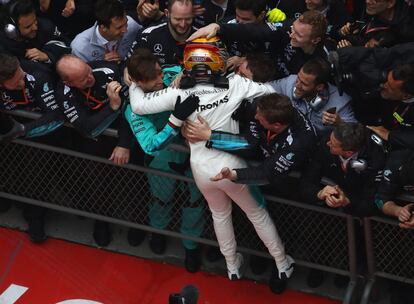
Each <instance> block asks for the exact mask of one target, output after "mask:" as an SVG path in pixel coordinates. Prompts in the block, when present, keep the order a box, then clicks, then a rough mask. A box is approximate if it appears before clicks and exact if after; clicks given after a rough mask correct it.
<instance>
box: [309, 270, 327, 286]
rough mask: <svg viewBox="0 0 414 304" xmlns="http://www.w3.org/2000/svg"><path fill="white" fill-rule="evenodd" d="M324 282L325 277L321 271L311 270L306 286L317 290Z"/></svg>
mask: <svg viewBox="0 0 414 304" xmlns="http://www.w3.org/2000/svg"><path fill="white" fill-rule="evenodd" d="M324 281H325V276H324V274H323V271H322V270H319V269H311V270H310V271H309V274H308V276H307V277H306V284H308V286H309V287H310V288H317V287H319V286H321V285H322V284H323V282H324Z"/></svg>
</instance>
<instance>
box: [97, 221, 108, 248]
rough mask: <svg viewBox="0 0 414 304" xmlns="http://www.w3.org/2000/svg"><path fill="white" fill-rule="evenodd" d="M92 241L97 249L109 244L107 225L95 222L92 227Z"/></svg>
mask: <svg viewBox="0 0 414 304" xmlns="http://www.w3.org/2000/svg"><path fill="white" fill-rule="evenodd" d="M93 239H94V240H95V243H96V244H97V245H98V246H99V247H106V246H108V245H109V243H110V242H111V232H110V230H109V223H106V222H101V221H95V224H94V226H93Z"/></svg>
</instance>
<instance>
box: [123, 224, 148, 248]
mask: <svg viewBox="0 0 414 304" xmlns="http://www.w3.org/2000/svg"><path fill="white" fill-rule="evenodd" d="M145 235H146V233H145V231H144V230H140V229H135V228H129V230H128V236H127V240H128V244H129V245H130V246H132V247H137V246H139V245H141V244H142V242H143V241H144V240H145Z"/></svg>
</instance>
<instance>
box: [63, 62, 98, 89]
mask: <svg viewBox="0 0 414 304" xmlns="http://www.w3.org/2000/svg"><path fill="white" fill-rule="evenodd" d="M56 72H57V73H58V75H59V76H60V78H61V79H62V80H63V82H64V83H65V84H66V85H68V86H70V87H74V88H77V89H80V90H84V89H86V88H90V87H92V86H93V85H94V84H95V78H94V77H93V74H92V69H91V67H90V66H89V65H88V64H87V63H86V62H85V61H83V60H82V59H80V58H79V57H77V56H75V55H71V54H69V55H64V56H62V58H60V59H59V61H58V62H57V63H56Z"/></svg>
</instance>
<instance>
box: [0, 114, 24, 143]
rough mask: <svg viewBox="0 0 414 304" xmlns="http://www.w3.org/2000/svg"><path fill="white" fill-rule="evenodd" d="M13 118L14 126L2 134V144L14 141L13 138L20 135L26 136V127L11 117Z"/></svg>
mask: <svg viewBox="0 0 414 304" xmlns="http://www.w3.org/2000/svg"><path fill="white" fill-rule="evenodd" d="M11 120H12V122H13V127H12V128H11V129H10V131H9V132H7V133H6V134H1V135H0V143H2V144H6V143H8V142H10V141H12V140H13V139H16V138H18V137H20V136H24V135H25V134H26V131H25V127H24V125H23V124H21V123H20V122H18V121H16V120H14V119H13V118H11Z"/></svg>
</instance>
